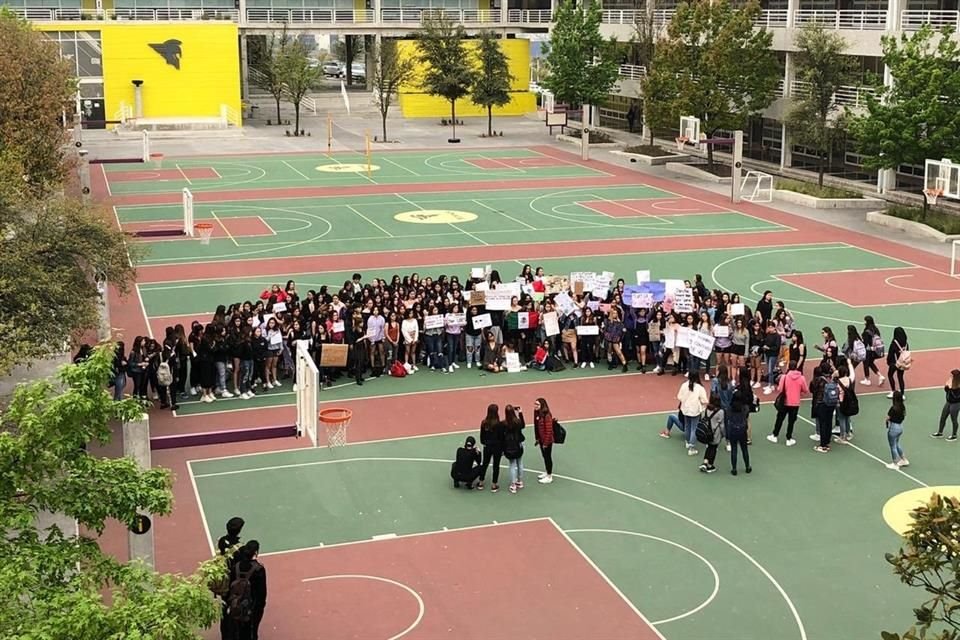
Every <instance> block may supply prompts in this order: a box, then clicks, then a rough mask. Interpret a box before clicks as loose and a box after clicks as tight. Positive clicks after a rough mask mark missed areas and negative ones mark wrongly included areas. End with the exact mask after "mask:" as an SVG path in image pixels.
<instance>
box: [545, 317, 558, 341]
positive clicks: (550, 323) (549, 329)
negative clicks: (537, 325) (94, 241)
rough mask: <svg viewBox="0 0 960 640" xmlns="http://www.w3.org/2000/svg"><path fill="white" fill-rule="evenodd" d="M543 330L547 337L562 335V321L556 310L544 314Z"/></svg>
mask: <svg viewBox="0 0 960 640" xmlns="http://www.w3.org/2000/svg"><path fill="white" fill-rule="evenodd" d="M543 330H544V331H545V332H546V334H547V337H550V336H556V335H560V321H559V319H558V318H557V312H556V311H551V312H550V313H545V314H543Z"/></svg>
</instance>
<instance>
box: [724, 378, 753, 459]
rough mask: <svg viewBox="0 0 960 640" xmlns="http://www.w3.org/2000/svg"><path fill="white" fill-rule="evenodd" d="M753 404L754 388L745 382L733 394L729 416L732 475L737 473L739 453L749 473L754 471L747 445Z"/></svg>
mask: <svg viewBox="0 0 960 640" xmlns="http://www.w3.org/2000/svg"><path fill="white" fill-rule="evenodd" d="M752 406H753V391H752V389H751V388H750V387H749V386H747V385H744V384H741V385H739V386H738V387H737V390H736V392H735V393H734V394H733V402H732V403H731V408H730V415H729V416H728V417H727V425H728V435H727V437H728V438H729V439H730V475H734V476H735V475H737V456H738V453H742V454H743V464H744V470H745V471H746V472H747V473H751V472H752V471H753V467H751V466H750V449H749V447H748V446H747V445H748V442H747V420H748V418H749V416H750V408H751V407H752ZM738 449H739V451H738Z"/></svg>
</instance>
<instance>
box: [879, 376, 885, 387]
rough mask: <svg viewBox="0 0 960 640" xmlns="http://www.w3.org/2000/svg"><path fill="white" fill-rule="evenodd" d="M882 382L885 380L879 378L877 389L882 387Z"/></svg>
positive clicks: (881, 377)
mask: <svg viewBox="0 0 960 640" xmlns="http://www.w3.org/2000/svg"><path fill="white" fill-rule="evenodd" d="M884 380H886V378H884V377H883V376H880V379H879V380H877V386H878V387H882V386H883V381H884Z"/></svg>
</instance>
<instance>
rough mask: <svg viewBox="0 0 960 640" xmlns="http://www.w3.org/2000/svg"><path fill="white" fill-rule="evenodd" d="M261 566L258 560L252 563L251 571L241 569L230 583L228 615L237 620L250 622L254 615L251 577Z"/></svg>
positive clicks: (238, 569)
mask: <svg viewBox="0 0 960 640" xmlns="http://www.w3.org/2000/svg"><path fill="white" fill-rule="evenodd" d="M259 568H260V565H259V564H257V563H256V562H253V563H251V566H250V569H249V571H240V568H239V567H237V575H236V577H235V578H234V579H233V581H232V582H231V583H230V591H229V593H228V594H227V615H228V616H230V619H231V620H234V621H236V622H249V621H250V618H252V617H253V585H252V583H251V582H250V577H251V576H252V575H253V573H254V571H256V570H257V569H259Z"/></svg>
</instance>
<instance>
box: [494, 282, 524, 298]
mask: <svg viewBox="0 0 960 640" xmlns="http://www.w3.org/2000/svg"><path fill="white" fill-rule="evenodd" d="M496 289H497V291H509V292H510V295H513V296H517V297H518V298H519V297H520V294H521V293H523V288H522V286H521V285H520V283H519V282H501V283H500V284H498V285H497V287H496Z"/></svg>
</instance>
